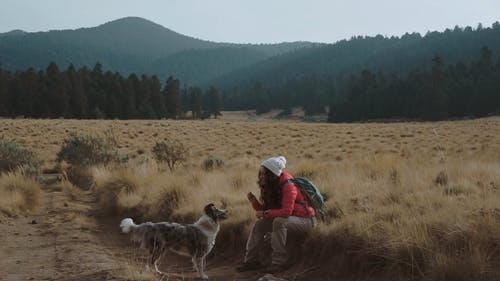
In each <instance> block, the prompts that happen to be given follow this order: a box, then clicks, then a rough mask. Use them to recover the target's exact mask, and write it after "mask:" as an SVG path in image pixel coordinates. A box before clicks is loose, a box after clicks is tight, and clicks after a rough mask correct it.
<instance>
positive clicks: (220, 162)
mask: <svg viewBox="0 0 500 281" xmlns="http://www.w3.org/2000/svg"><path fill="white" fill-rule="evenodd" d="M222 166H224V159H222V158H220V157H218V156H210V157H208V158H207V159H205V161H203V169H204V170H205V171H211V170H213V169H215V168H220V167H222Z"/></svg>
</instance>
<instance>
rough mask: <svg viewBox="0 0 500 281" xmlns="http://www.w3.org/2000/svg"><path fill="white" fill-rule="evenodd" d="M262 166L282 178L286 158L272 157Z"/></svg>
mask: <svg viewBox="0 0 500 281" xmlns="http://www.w3.org/2000/svg"><path fill="white" fill-rule="evenodd" d="M260 165H261V166H264V167H266V168H268V169H269V171H271V172H273V174H275V175H277V176H278V177H279V176H281V173H282V172H283V169H285V165H286V158H285V157H283V156H278V157H271V158H269V159H266V160H264V161H263V162H262V164H260Z"/></svg>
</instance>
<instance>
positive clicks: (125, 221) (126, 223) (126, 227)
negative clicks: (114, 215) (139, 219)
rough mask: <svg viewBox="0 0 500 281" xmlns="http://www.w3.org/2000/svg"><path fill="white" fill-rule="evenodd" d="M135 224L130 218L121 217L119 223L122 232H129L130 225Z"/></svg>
mask: <svg viewBox="0 0 500 281" xmlns="http://www.w3.org/2000/svg"><path fill="white" fill-rule="evenodd" d="M135 226H137V225H136V224H135V223H134V221H133V220H132V219H131V218H126V219H123V220H122V222H121V223H120V227H121V228H122V232H123V233H129V232H130V229H131V228H132V227H135Z"/></svg>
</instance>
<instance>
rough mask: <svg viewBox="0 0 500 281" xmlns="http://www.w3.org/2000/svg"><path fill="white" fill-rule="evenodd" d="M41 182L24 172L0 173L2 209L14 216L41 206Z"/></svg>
mask: <svg viewBox="0 0 500 281" xmlns="http://www.w3.org/2000/svg"><path fill="white" fill-rule="evenodd" d="M41 199H42V198H41V189H40V184H39V183H38V182H37V181H35V180H34V179H32V178H30V177H27V176H25V175H24V174H23V173H22V172H20V171H17V172H9V173H2V174H0V211H1V212H3V213H4V214H6V215H8V216H13V215H17V214H21V213H25V212H29V211H33V210H35V209H36V208H38V207H39V205H40V202H41Z"/></svg>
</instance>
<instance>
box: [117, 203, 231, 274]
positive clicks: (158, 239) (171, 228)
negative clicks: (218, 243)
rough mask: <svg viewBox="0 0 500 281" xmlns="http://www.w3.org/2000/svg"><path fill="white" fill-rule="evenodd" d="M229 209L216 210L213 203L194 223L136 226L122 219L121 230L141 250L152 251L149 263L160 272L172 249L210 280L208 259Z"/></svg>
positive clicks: (131, 221) (161, 223) (147, 223)
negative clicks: (206, 270) (206, 272)
mask: <svg viewBox="0 0 500 281" xmlns="http://www.w3.org/2000/svg"><path fill="white" fill-rule="evenodd" d="M227 213H228V212H227V210H221V209H218V208H217V207H215V205H214V204H213V203H210V204H208V205H206V206H205V208H204V209H203V214H202V216H201V217H200V218H199V219H198V220H197V221H196V222H195V223H193V224H185V225H184V224H178V223H170V222H159V223H152V222H146V223H141V224H135V223H134V221H133V220H132V219H130V218H126V219H123V220H122V221H121V224H120V227H121V228H122V231H123V232H124V233H130V238H131V240H132V241H136V242H139V243H140V244H141V248H144V249H147V250H148V251H149V263H150V264H151V265H154V266H155V270H156V272H157V273H159V274H161V275H163V274H164V273H163V272H161V271H160V270H159V269H158V264H157V263H158V261H159V260H160V258H161V257H162V256H163V255H164V254H165V253H166V252H167V250H170V251H172V252H174V253H177V254H179V255H183V256H189V257H191V260H192V261H193V267H194V268H195V270H196V271H197V272H198V275H199V277H200V278H202V279H208V276H207V275H206V274H205V257H206V256H207V255H208V253H210V251H211V250H212V248H213V247H214V245H215V238H216V236H217V233H218V232H219V228H220V225H219V221H220V220H223V219H226V218H227Z"/></svg>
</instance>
